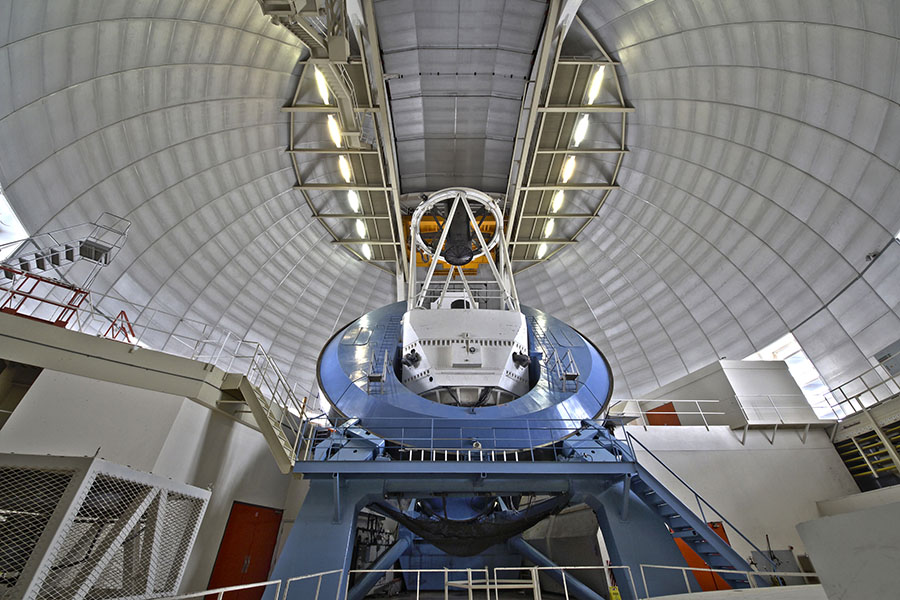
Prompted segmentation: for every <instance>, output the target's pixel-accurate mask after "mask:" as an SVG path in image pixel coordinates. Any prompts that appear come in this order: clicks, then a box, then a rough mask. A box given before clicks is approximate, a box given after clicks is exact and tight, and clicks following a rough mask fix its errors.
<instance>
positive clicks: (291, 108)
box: [281, 104, 378, 114]
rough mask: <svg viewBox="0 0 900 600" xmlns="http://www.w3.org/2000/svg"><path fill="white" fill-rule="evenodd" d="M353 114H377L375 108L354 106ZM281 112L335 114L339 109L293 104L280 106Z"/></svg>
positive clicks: (376, 108) (330, 106)
mask: <svg viewBox="0 0 900 600" xmlns="http://www.w3.org/2000/svg"><path fill="white" fill-rule="evenodd" d="M352 110H353V112H357V113H374V112H378V107H377V106H354V107H353V109H352ZM281 112H322V113H332V114H337V113H338V112H340V108H338V107H337V106H332V105H330V104H295V105H293V106H282V107H281Z"/></svg>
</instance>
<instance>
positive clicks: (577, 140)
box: [572, 115, 588, 148]
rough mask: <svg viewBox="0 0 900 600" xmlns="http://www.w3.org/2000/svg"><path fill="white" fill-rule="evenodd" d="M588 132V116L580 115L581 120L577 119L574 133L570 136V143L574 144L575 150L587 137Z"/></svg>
mask: <svg viewBox="0 0 900 600" xmlns="http://www.w3.org/2000/svg"><path fill="white" fill-rule="evenodd" d="M587 130H588V116H587V115H581V118H580V119H578V123H577V124H576V125H575V133H574V134H572V142H573V143H574V144H575V147H576V148H577V147H578V146H579V145H580V144H581V142H583V141H584V138H585V136H586V135H587Z"/></svg>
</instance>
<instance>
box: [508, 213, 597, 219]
mask: <svg viewBox="0 0 900 600" xmlns="http://www.w3.org/2000/svg"><path fill="white" fill-rule="evenodd" d="M598 216H599V215H595V214H594V213H581V214H574V213H569V214H560V213H551V214H548V215H521V216H520V217H519V218H520V219H523V220H524V219H596V218H597V217H598Z"/></svg>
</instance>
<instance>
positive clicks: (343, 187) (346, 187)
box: [294, 183, 391, 192]
mask: <svg viewBox="0 0 900 600" xmlns="http://www.w3.org/2000/svg"><path fill="white" fill-rule="evenodd" d="M294 189H295V190H300V191H301V192H312V191H316V190H333V191H337V192H349V191H350V190H356V191H360V192H389V191H391V188H389V187H386V186H382V185H359V184H356V183H302V184H300V185H295V186H294Z"/></svg>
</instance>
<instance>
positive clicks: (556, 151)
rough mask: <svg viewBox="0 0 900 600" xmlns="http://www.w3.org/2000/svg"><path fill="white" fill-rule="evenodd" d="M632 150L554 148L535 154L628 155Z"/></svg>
mask: <svg viewBox="0 0 900 600" xmlns="http://www.w3.org/2000/svg"><path fill="white" fill-rule="evenodd" d="M629 152H630V150H626V149H623V148H554V149H552V150H550V149H547V150H542V149H540V148H539V149H538V150H536V151H535V154H628V153H629Z"/></svg>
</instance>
